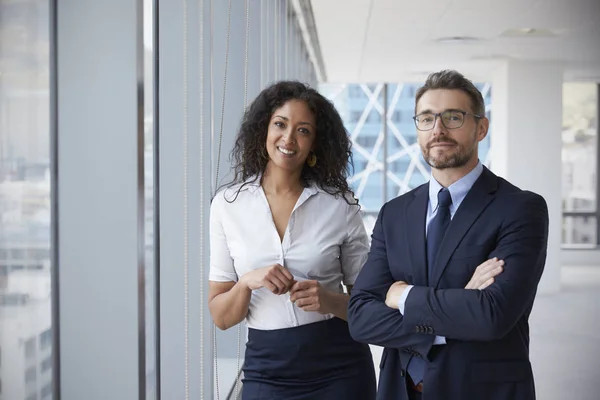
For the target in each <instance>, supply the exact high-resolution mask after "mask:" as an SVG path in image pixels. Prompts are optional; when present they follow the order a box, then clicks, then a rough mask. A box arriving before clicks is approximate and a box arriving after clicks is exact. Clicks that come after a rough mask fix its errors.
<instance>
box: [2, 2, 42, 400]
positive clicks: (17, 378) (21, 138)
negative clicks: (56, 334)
mask: <svg viewBox="0 0 600 400" xmlns="http://www.w3.org/2000/svg"><path fill="white" fill-rule="evenodd" d="M49 17H50V15H49V1H47V0H11V1H0V348H2V358H3V360H4V361H5V362H3V363H2V364H1V365H0V381H1V382H2V383H3V385H2V394H1V395H0V397H1V398H2V399H11V400H25V399H28V398H38V395H41V393H36V391H37V390H38V388H42V387H48V388H50V389H47V392H48V393H50V395H51V391H52V374H51V373H50V371H47V372H45V373H43V374H36V368H37V366H39V365H40V364H41V363H42V362H43V361H44V360H46V359H47V358H48V357H49V356H50V355H51V354H52V346H51V336H50V337H49V338H48V337H47V336H48V333H47V332H48V331H49V330H50V328H51V325H52V322H51V298H50V293H51V285H50V275H51V273H50V271H51V268H52V265H51V262H50V253H51V252H50V211H51V207H50V96H49V75H50V73H49V71H50V50H49V49H50V40H49V20H50V18H49ZM34 381H35V382H34ZM45 398H51V397H48V396H46V397H45Z"/></svg>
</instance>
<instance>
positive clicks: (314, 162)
mask: <svg viewBox="0 0 600 400" xmlns="http://www.w3.org/2000/svg"><path fill="white" fill-rule="evenodd" d="M306 164H308V166H309V167H311V168H312V167H314V166H315V165H317V155H316V154H315V153H313V152H312V151H311V152H310V154H309V155H308V158H307V159H306Z"/></svg>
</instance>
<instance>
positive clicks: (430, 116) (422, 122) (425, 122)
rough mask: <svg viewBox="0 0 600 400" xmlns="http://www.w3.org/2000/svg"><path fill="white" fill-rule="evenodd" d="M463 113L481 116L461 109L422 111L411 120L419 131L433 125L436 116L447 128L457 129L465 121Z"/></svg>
mask: <svg viewBox="0 0 600 400" xmlns="http://www.w3.org/2000/svg"><path fill="white" fill-rule="evenodd" d="M465 115H472V116H473V117H474V118H477V119H479V118H483V117H482V116H481V115H477V114H473V113H468V112H466V111H461V110H446V111H444V112H441V113H437V114H436V113H422V114H419V115H415V116H414V117H413V120H414V121H415V125H416V126H417V129H418V130H420V131H429V130H431V129H433V127H434V126H435V121H436V120H437V117H441V120H442V124H443V125H444V126H445V127H446V128H447V129H458V128H460V127H461V126H463V124H464V123H465Z"/></svg>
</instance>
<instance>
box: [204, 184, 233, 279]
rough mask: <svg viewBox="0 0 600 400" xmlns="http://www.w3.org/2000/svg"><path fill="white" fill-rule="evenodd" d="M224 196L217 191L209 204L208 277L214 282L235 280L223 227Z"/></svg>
mask: <svg viewBox="0 0 600 400" xmlns="http://www.w3.org/2000/svg"><path fill="white" fill-rule="evenodd" d="M224 216H225V198H224V196H223V192H220V193H217V195H216V196H215V198H214V199H213V201H212V204H211V206H210V272H209V274H208V279H209V280H210V281H214V282H237V280H238V276H237V273H236V272H235V267H234V265H233V259H232V258H231V254H230V253H229V245H228V244H227V236H226V235H225V231H224V229H223V217H224Z"/></svg>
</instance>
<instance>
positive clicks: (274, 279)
mask: <svg viewBox="0 0 600 400" xmlns="http://www.w3.org/2000/svg"><path fill="white" fill-rule="evenodd" d="M240 282H242V283H243V284H244V285H245V286H246V287H247V288H248V289H250V290H256V289H260V288H263V287H264V288H266V289H268V290H270V291H271V292H273V293H274V294H284V293H287V292H288V291H289V290H290V288H291V287H292V285H294V283H296V281H295V280H294V276H293V275H292V274H291V273H290V271H288V270H287V269H285V268H283V267H282V266H281V265H279V264H275V265H271V266H270V267H264V268H259V269H255V270H254V271H250V272H248V273H246V274H244V275H243V276H242V277H241V278H240Z"/></svg>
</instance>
